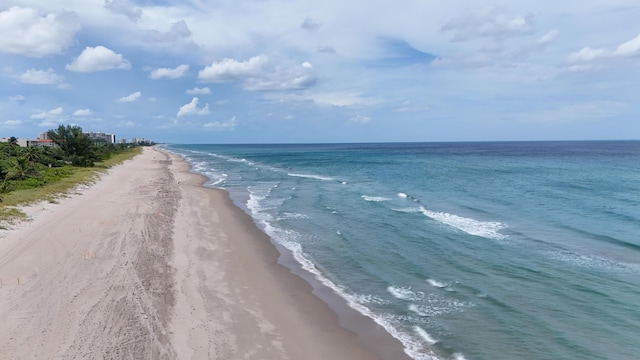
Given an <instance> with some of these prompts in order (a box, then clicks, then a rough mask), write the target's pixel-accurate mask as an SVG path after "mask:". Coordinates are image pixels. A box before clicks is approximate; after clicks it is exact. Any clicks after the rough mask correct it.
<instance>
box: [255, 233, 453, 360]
mask: <svg viewBox="0 0 640 360" xmlns="http://www.w3.org/2000/svg"><path fill="white" fill-rule="evenodd" d="M260 224H261V225H263V227H264V230H265V232H266V233H267V234H268V235H269V236H270V237H271V238H272V239H275V240H276V241H277V242H278V243H280V244H281V245H283V246H284V247H286V248H287V249H288V250H289V251H291V254H292V255H293V257H294V259H295V260H296V261H297V262H298V264H300V266H301V267H302V268H303V269H304V270H306V271H308V272H309V273H311V274H313V275H314V276H315V278H316V279H317V280H318V281H320V282H321V283H322V284H323V285H325V286H327V287H328V288H330V289H332V290H333V291H334V292H336V293H337V294H338V295H339V296H341V297H342V298H343V299H345V300H346V301H347V303H348V305H349V307H351V308H352V309H354V310H356V311H358V312H359V313H360V314H362V315H364V316H367V317H369V318H371V319H372V320H373V321H374V322H375V323H376V324H378V325H380V326H381V327H382V328H384V329H385V330H386V331H387V332H388V333H389V334H390V335H391V336H393V337H394V338H396V339H398V340H399V341H400V342H401V343H402V345H403V346H404V352H405V353H406V354H407V355H408V356H409V357H411V358H412V359H414V360H441V359H440V358H438V357H437V356H436V355H435V354H433V353H432V351H431V350H429V349H428V348H425V347H424V343H423V341H420V340H419V339H416V338H415V337H414V336H411V335H410V334H407V333H405V332H402V331H400V330H398V327H397V326H395V325H394V324H393V323H392V322H391V321H389V320H388V319H385V317H384V316H380V315H376V314H374V313H373V312H372V311H371V310H370V309H369V308H368V307H366V306H364V305H363V302H360V301H358V300H359V299H360V300H363V299H362V298H361V297H360V298H359V296H358V295H351V294H349V293H347V292H346V291H345V289H344V288H343V287H341V286H338V285H336V284H335V283H334V282H333V281H331V280H329V279H328V278H326V277H325V276H324V275H323V274H322V272H321V271H320V270H319V269H318V268H317V267H316V266H315V265H314V264H313V262H312V261H311V260H310V259H309V258H308V257H307V255H306V254H305V253H304V252H303V250H302V246H301V245H300V243H298V242H296V241H295V240H294V239H291V238H292V236H291V235H294V236H293V237H294V238H295V234H292V232H291V231H284V230H282V229H278V228H276V227H274V226H272V225H271V223H270V222H269V221H261V222H260ZM283 235H284V236H283ZM371 299H375V297H374V298H371ZM365 301H366V298H365Z"/></svg>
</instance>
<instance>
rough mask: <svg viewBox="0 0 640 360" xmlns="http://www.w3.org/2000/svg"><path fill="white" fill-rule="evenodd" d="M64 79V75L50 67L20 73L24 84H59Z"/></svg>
mask: <svg viewBox="0 0 640 360" xmlns="http://www.w3.org/2000/svg"><path fill="white" fill-rule="evenodd" d="M62 81H63V77H62V76H60V75H58V74H56V72H55V71H54V70H53V69H51V68H49V69H47V70H36V69H29V70H27V71H26V72H24V73H23V74H22V75H20V82H21V83H24V84H36V85H50V84H59V83H61V82H62Z"/></svg>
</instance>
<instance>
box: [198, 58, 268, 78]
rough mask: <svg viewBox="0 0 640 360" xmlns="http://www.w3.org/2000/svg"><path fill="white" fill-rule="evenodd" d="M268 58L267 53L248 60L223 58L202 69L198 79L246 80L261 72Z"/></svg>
mask: <svg viewBox="0 0 640 360" xmlns="http://www.w3.org/2000/svg"><path fill="white" fill-rule="evenodd" d="M267 61H268V58H267V57H266V56H265V55H258V56H254V57H252V58H251V59H249V60H247V61H237V60H235V59H228V58H227V59H223V60H222V61H219V62H214V63H213V64H211V65H209V66H207V67H205V68H204V69H202V70H200V72H199V73H198V79H200V80H201V81H205V82H226V81H234V80H244V79H246V78H250V77H254V76H257V75H258V74H260V72H261V71H262V66H263V65H264V64H266V63H267Z"/></svg>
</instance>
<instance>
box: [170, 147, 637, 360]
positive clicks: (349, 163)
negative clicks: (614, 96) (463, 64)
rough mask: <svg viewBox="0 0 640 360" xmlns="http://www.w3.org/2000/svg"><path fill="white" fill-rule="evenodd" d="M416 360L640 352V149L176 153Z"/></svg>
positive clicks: (225, 149)
mask: <svg viewBox="0 0 640 360" xmlns="http://www.w3.org/2000/svg"><path fill="white" fill-rule="evenodd" d="M165 149H167V150H169V151H171V152H174V153H176V154H179V155H181V156H183V157H184V158H185V159H186V160H187V161H188V162H189V163H191V164H192V165H193V171H194V172H197V173H200V174H203V175H206V176H207V177H208V178H209V179H210V180H209V182H208V183H207V184H206V186H210V187H216V188H221V189H225V190H227V191H228V192H229V193H230V194H231V197H232V199H233V201H234V202H235V204H236V205H237V206H239V207H240V208H242V209H244V210H245V211H246V212H247V213H248V214H250V215H251V216H252V217H253V219H254V220H255V223H256V224H257V225H258V226H259V227H260V228H261V229H262V230H263V231H264V232H265V233H267V234H268V235H269V236H270V237H271V238H272V241H274V242H275V243H277V244H280V245H281V246H284V247H285V248H287V249H288V250H289V251H290V252H291V254H293V256H294V258H295V260H296V261H297V262H298V264H299V266H301V267H302V268H304V269H306V270H308V271H309V272H311V273H313V274H314V275H315V277H316V278H317V279H318V281H320V282H322V283H323V284H324V285H326V286H327V287H329V288H331V289H332V290H333V291H334V292H335V293H337V294H338V295H339V296H341V297H343V298H344V299H346V301H347V302H348V303H349V305H350V306H351V307H352V308H353V309H354V310H355V311H359V312H360V313H362V314H365V315H366V316H369V317H371V318H372V319H374V320H375V321H376V322H377V323H378V324H379V325H381V326H382V327H384V329H386V330H387V331H388V332H389V333H390V334H391V335H393V336H394V337H396V338H398V339H399V340H400V341H401V342H402V343H403V345H404V347H405V352H406V353H407V354H408V355H410V356H411V357H412V358H414V359H443V360H448V359H456V360H461V359H468V360H473V359H536V360H542V359H554V360H557V359H598V360H600V359H638V357H639V356H640V355H638V354H640V142H639V141H584V142H582V141H574V142H477V143H382V144H304V145H166V146H165Z"/></svg>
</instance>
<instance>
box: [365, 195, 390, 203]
mask: <svg viewBox="0 0 640 360" xmlns="http://www.w3.org/2000/svg"><path fill="white" fill-rule="evenodd" d="M361 198H362V199H364V201H371V202H382V201H389V200H391V199H389V198H386V197H382V196H368V195H362V196H361Z"/></svg>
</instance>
